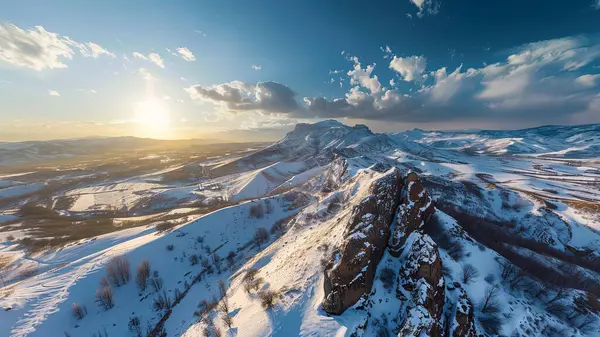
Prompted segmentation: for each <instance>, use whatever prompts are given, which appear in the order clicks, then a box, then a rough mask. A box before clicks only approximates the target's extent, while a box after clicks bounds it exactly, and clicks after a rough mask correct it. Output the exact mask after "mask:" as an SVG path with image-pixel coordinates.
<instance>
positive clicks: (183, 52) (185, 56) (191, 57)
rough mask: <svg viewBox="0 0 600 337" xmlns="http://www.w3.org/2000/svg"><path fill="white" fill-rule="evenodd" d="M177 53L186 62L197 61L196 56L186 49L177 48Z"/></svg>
mask: <svg viewBox="0 0 600 337" xmlns="http://www.w3.org/2000/svg"><path fill="white" fill-rule="evenodd" d="M177 52H178V53H179V54H180V55H181V58H183V59H184V60H186V61H196V57H195V56H194V54H193V53H192V52H191V51H190V50H189V49H187V48H186V47H181V48H177Z"/></svg>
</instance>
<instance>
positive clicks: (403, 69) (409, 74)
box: [390, 56, 427, 82]
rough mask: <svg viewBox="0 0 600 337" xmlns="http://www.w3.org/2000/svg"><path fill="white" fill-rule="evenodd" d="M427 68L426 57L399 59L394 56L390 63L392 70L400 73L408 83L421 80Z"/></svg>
mask: <svg viewBox="0 0 600 337" xmlns="http://www.w3.org/2000/svg"><path fill="white" fill-rule="evenodd" d="M426 67H427V59H425V57H424V56H410V57H397V56H394V58H393V59H392V61H391V62H390V68H391V69H393V70H395V71H396V72H398V73H400V76H402V78H403V79H404V80H405V81H406V82H412V81H415V80H417V79H419V78H420V75H421V74H423V72H425V68H426Z"/></svg>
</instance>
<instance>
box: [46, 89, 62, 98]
mask: <svg viewBox="0 0 600 337" xmlns="http://www.w3.org/2000/svg"><path fill="white" fill-rule="evenodd" d="M48 95H50V96H56V97H60V94H59V93H58V91H56V90H48Z"/></svg>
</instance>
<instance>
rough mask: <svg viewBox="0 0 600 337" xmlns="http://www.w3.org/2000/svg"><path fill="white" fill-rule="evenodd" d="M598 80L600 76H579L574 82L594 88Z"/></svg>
mask: <svg viewBox="0 0 600 337" xmlns="http://www.w3.org/2000/svg"><path fill="white" fill-rule="evenodd" d="M599 1H600V0H599ZM599 80H600V74H596V75H581V76H579V77H577V78H576V79H575V82H577V83H578V84H581V85H582V86H584V87H590V88H591V87H595V86H596V85H597V84H598V82H600V81H599Z"/></svg>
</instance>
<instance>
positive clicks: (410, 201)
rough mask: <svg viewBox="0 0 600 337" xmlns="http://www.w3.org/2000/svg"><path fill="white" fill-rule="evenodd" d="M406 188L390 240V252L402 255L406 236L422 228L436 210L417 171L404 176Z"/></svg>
mask: <svg viewBox="0 0 600 337" xmlns="http://www.w3.org/2000/svg"><path fill="white" fill-rule="evenodd" d="M404 186H406V187H405V189H404V190H403V192H402V196H401V198H402V200H401V202H400V206H399V207H398V210H397V214H396V224H395V226H393V232H392V234H391V237H390V241H389V248H390V254H392V255H393V256H396V257H398V256H400V253H401V252H402V248H403V246H404V243H405V242H406V238H408V236H409V235H410V234H411V233H413V232H414V231H416V230H419V229H421V227H423V225H424V224H425V222H427V220H429V218H430V217H431V215H432V214H433V213H434V212H435V208H434V206H433V202H432V200H431V197H430V196H429V193H427V191H426V190H425V188H424V187H423V184H421V182H420V181H419V177H418V175H417V174H416V173H414V172H410V173H408V175H407V176H406V178H404Z"/></svg>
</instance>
